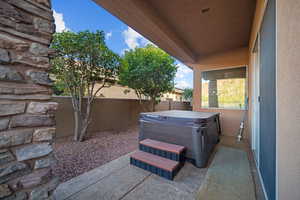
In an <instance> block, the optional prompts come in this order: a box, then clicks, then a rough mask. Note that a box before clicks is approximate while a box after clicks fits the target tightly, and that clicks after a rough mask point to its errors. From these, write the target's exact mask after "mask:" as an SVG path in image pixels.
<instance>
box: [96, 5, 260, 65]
mask: <svg viewBox="0 0 300 200" xmlns="http://www.w3.org/2000/svg"><path fill="white" fill-rule="evenodd" d="M94 1H95V2H96V3H97V4H99V5H100V6H102V7H103V8H105V9H106V10H108V11H109V12H110V13H112V14H113V15H115V16H116V17H118V18H119V19H121V20H122V21H124V22H125V23H126V24H128V25H129V26H130V27H132V28H133V29H135V30H136V31H137V32H139V33H140V34H142V35H143V36H144V37H146V38H147V39H149V40H151V41H152V42H153V43H155V44H156V45H158V46H159V47H160V48H162V49H164V50H165V51H167V52H168V53H169V54H171V55H172V56H174V57H176V58H177V59H179V60H181V61H182V62H184V63H186V64H189V63H191V64H193V63H197V61H198V60H200V59H201V58H204V57H206V56H210V55H213V54H217V53H222V52H225V51H229V50H234V49H237V48H241V47H247V46H248V43H249V38H250V31H251V26H252V20H253V16H254V10H255V2H256V1H255V0H226V1H224V0H94Z"/></svg>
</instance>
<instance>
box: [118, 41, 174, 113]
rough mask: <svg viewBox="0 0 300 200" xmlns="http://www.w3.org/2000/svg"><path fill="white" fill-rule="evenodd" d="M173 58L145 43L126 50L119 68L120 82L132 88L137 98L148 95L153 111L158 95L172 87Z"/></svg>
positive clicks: (170, 89)
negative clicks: (141, 46)
mask: <svg viewBox="0 0 300 200" xmlns="http://www.w3.org/2000/svg"><path fill="white" fill-rule="evenodd" d="M176 71H177V66H176V65H175V60H174V59H173V58H172V57H171V56H170V55H168V54H167V53H166V52H164V51H163V50H161V49H159V48H157V47H154V46H153V45H147V46H146V47H144V48H135V49H134V50H130V51H126V52H125V55H124V58H123V64H122V68H121V70H120V76H119V78H120V83H121V84H122V85H126V86H128V87H130V88H132V89H134V91H135V93H136V95H137V96H138V97H139V99H142V97H143V96H145V97H149V98H150V99H151V102H152V106H153V107H152V108H153V111H154V110H155V105H156V104H157V103H158V101H159V97H161V96H162V94H163V93H165V92H171V91H172V90H173V88H174V77H175V74H176Z"/></svg>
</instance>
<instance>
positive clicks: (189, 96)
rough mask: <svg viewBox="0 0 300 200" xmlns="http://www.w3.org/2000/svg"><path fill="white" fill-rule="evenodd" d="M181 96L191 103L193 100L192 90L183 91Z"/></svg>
mask: <svg viewBox="0 0 300 200" xmlns="http://www.w3.org/2000/svg"><path fill="white" fill-rule="evenodd" d="M182 96H183V98H184V99H185V100H186V101H192V99H193V89H192V88H185V89H184V90H183V94H182Z"/></svg>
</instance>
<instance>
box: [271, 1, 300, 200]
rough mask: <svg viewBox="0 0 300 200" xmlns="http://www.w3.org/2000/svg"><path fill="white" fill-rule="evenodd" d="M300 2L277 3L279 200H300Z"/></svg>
mask: <svg viewBox="0 0 300 200" xmlns="http://www.w3.org/2000/svg"><path fill="white" fill-rule="evenodd" d="M299 21H300V2H299V0H290V1H286V0H277V177H278V179H277V184H278V191H277V192H278V199H280V200H285V199H291V200H294V199H295V200H296V199H300V152H299V146H300V61H299V52H300V25H299Z"/></svg>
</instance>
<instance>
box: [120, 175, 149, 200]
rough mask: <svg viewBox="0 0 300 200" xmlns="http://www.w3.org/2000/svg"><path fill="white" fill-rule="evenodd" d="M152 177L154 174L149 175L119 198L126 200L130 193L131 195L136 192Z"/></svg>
mask: <svg viewBox="0 0 300 200" xmlns="http://www.w3.org/2000/svg"><path fill="white" fill-rule="evenodd" d="M151 175H153V174H151V173H150V174H149V175H147V176H146V177H145V178H144V179H143V180H142V181H140V182H139V183H137V184H136V185H135V186H134V187H133V188H132V189H130V190H129V191H128V192H126V193H125V194H124V195H123V196H122V197H120V198H119V200H122V199H124V198H125V197H126V196H127V195H128V194H129V193H131V192H132V191H133V190H135V189H136V188H137V187H138V186H139V185H141V184H142V183H144V182H145V181H146V179H148V178H149V177H150V176H151Z"/></svg>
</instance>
